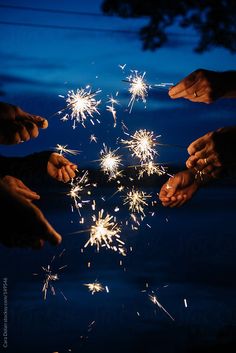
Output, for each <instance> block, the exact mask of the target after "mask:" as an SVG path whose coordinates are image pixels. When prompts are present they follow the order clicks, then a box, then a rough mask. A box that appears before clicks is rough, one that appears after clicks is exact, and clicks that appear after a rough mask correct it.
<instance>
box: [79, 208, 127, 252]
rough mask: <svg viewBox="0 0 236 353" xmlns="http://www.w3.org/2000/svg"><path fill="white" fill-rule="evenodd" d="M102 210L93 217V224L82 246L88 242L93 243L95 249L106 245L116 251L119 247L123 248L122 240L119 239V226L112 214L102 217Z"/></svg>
mask: <svg viewBox="0 0 236 353" xmlns="http://www.w3.org/2000/svg"><path fill="white" fill-rule="evenodd" d="M103 213H104V210H103V209H102V210H101V211H99V213H98V217H97V218H96V217H95V216H94V217H93V221H94V223H95V224H94V225H93V226H92V227H91V229H90V238H89V240H88V241H87V243H86V244H85V246H84V247H87V246H88V245H89V244H90V245H91V246H93V245H95V246H96V247H97V251H99V249H100V247H107V248H108V249H111V250H114V251H117V250H119V248H123V245H124V242H123V241H121V240H120V235H119V234H120V232H121V228H120V227H119V225H118V224H117V223H116V222H115V219H114V217H113V216H111V215H109V214H107V215H106V216H105V217H104V218H103Z"/></svg>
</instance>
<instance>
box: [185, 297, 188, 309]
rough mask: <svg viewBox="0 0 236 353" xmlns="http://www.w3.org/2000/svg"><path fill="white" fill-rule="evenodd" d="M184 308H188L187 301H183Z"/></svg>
mask: <svg viewBox="0 0 236 353" xmlns="http://www.w3.org/2000/svg"><path fill="white" fill-rule="evenodd" d="M184 306H185V308H187V307H188V302H187V299H184Z"/></svg>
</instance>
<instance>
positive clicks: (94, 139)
mask: <svg viewBox="0 0 236 353" xmlns="http://www.w3.org/2000/svg"><path fill="white" fill-rule="evenodd" d="M91 142H95V143H97V136H95V135H94V134H92V135H90V143H91Z"/></svg>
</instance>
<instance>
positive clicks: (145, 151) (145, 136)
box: [121, 129, 160, 163]
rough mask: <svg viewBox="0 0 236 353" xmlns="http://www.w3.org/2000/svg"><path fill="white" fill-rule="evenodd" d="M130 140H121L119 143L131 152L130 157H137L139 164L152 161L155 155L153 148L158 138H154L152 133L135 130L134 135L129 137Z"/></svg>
mask: <svg viewBox="0 0 236 353" xmlns="http://www.w3.org/2000/svg"><path fill="white" fill-rule="evenodd" d="M130 137H131V139H130V140H121V142H122V143H123V144H125V145H127V147H128V149H129V150H130V151H131V152H132V156H133V157H134V156H135V157H138V158H139V159H140V162H141V163H147V162H149V161H150V160H153V158H154V156H155V155H156V154H157V151H156V149H155V146H156V145H157V142H156V139H157V137H160V135H159V136H155V135H154V133H153V131H147V130H146V129H144V130H142V129H141V130H137V131H136V132H135V133H134V135H130Z"/></svg>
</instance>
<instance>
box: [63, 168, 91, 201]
mask: <svg viewBox="0 0 236 353" xmlns="http://www.w3.org/2000/svg"><path fill="white" fill-rule="evenodd" d="M89 185H90V183H89V178H88V171H87V170H86V171H85V172H84V174H83V175H82V176H81V177H77V178H76V179H75V180H73V181H72V182H71V189H70V192H69V193H68V196H70V197H71V198H72V199H73V200H74V203H75V206H76V208H79V207H82V204H81V203H80V202H79V201H81V198H82V195H81V194H82V192H83V191H84V189H85V188H86V187H88V186H89Z"/></svg>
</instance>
